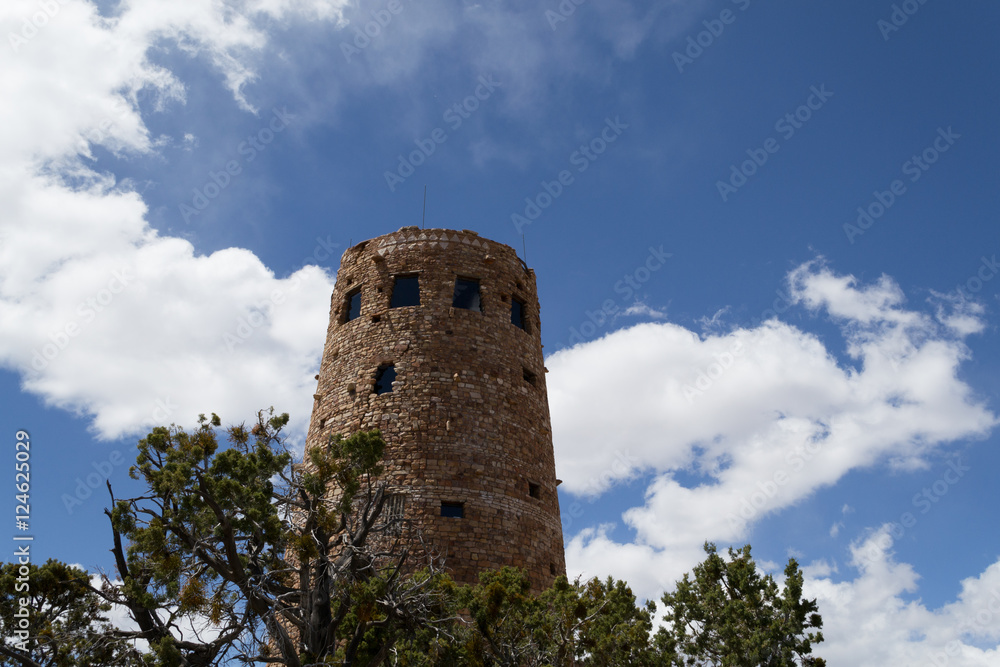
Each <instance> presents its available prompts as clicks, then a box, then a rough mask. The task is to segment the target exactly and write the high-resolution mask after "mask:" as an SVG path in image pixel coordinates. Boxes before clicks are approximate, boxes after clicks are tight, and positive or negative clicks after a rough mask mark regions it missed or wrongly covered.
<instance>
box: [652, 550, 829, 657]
mask: <svg viewBox="0 0 1000 667" xmlns="http://www.w3.org/2000/svg"><path fill="white" fill-rule="evenodd" d="M705 552H706V553H707V554H708V557H707V558H706V559H705V561H704V562H702V563H701V564H700V565H698V566H697V567H695V568H694V572H693V575H694V576H693V578H692V577H691V576H689V575H687V574H685V575H684V578H683V579H682V580H681V581H679V582H677V588H676V590H675V591H674V592H673V593H665V594H664V595H663V598H662V600H663V604H664V605H666V615H665V618H666V620H667V622H668V623H669V625H668V627H666V628H661V629H660V631H659V632H657V635H656V645H657V648H658V650H659V652H660V653H661V655H662V656H663V657H664V658H665V659H667V660H668V661H669V662H668V663H667V664H670V665H675V666H677V667H682V666H688V667H691V666H696V665H697V666H699V667H701V666H708V665H712V666H715V665H718V666H722V667H791V666H793V665H806V666H810V667H822V666H823V665H825V664H826V662H825V661H824V660H823V659H822V658H816V657H812V656H811V653H812V645H813V644H814V643H818V642H821V641H823V635H822V633H820V632H811V630H812V629H817V630H818V629H819V628H821V627H822V626H823V620H822V618H821V617H820V615H819V614H818V613H816V612H817V606H816V601H815V600H803V599H802V573H801V572H800V571H799V569H798V564H797V563H796V562H795V559H790V560H789V561H788V566H787V567H786V568H785V582H784V585H783V587H782V588H781V590H780V591H779V589H778V585H777V584H776V583H775V581H774V579H773V578H772V577H771V576H770V575H764V576H761V575H760V573H758V572H757V567H756V564H755V563H754V561H753V559H752V558H751V557H750V546H749V545H747V546H744V547H743V548H742V549H740V550H738V551H734V550H733V549H732V548H730V549H729V560H728V561H726V560H725V559H723V558H722V557H721V556H719V555H718V553H716V549H715V545H714V544H708V543H706V544H705Z"/></svg>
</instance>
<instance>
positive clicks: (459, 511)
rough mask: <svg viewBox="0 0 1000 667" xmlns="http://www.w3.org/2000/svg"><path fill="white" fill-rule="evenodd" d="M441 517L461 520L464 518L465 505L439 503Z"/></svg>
mask: <svg viewBox="0 0 1000 667" xmlns="http://www.w3.org/2000/svg"><path fill="white" fill-rule="evenodd" d="M441 516H446V517H450V518H452V519H462V518H464V517H465V503H455V502H449V501H447V500H442V501H441Z"/></svg>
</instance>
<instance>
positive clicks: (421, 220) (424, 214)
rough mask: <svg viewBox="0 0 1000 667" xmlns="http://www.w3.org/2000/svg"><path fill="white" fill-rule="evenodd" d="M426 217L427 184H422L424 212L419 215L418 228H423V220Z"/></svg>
mask: <svg viewBox="0 0 1000 667" xmlns="http://www.w3.org/2000/svg"><path fill="white" fill-rule="evenodd" d="M426 219H427V186H426V185H425V186H424V213H423V215H422V216H420V229H423V228H424V221H425V220H426Z"/></svg>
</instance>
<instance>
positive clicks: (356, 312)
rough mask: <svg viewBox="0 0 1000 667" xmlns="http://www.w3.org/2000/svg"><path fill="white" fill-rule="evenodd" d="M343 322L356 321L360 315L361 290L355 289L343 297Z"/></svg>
mask: <svg viewBox="0 0 1000 667" xmlns="http://www.w3.org/2000/svg"><path fill="white" fill-rule="evenodd" d="M344 308H345V310H346V311H347V312H346V313H345V315H344V322H350V321H351V320H356V319H357V318H358V317H359V316H360V315H361V288H360V287H356V288H354V289H352V290H351V291H350V292H348V293H347V296H345V297H344Z"/></svg>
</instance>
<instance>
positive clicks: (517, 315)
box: [510, 297, 528, 331]
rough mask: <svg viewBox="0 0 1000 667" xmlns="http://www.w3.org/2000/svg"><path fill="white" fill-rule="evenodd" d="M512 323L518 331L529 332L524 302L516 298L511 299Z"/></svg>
mask: <svg viewBox="0 0 1000 667" xmlns="http://www.w3.org/2000/svg"><path fill="white" fill-rule="evenodd" d="M510 323H511V324H513V325H514V326H515V327H517V328H518V329H524V330H525V331H527V330H528V323H527V321H526V320H525V315H524V301H521V300H520V299H518V298H516V297H511V300H510Z"/></svg>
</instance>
